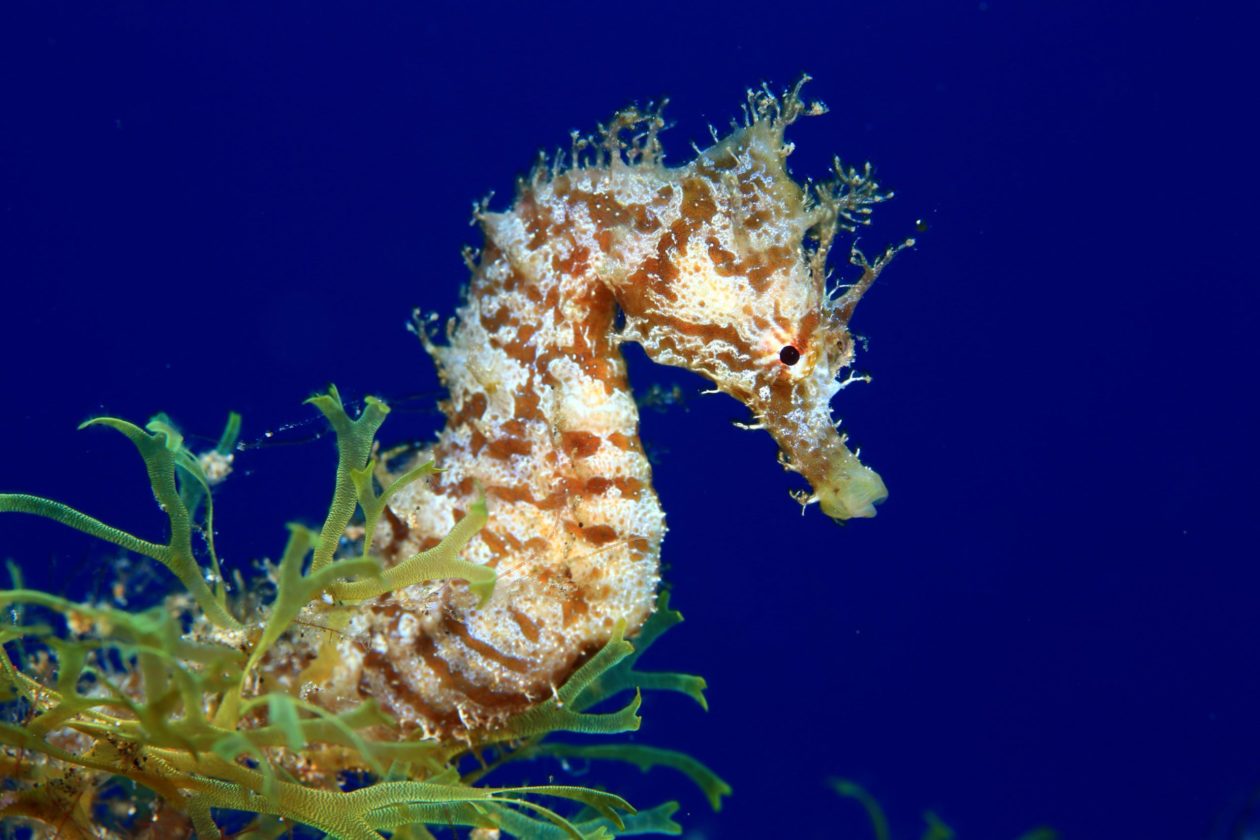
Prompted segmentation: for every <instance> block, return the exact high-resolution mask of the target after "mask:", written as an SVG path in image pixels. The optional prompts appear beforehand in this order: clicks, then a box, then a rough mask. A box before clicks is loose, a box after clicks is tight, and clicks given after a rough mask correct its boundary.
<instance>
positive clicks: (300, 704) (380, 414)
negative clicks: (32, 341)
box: [0, 388, 730, 840]
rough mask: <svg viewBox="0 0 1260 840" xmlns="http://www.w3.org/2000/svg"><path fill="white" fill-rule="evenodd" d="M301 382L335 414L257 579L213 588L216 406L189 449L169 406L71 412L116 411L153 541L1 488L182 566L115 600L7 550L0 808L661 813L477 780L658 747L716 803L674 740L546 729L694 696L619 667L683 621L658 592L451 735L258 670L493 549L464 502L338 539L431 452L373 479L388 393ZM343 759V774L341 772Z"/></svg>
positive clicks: (133, 827) (657, 829)
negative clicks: (399, 534) (503, 710)
mask: <svg viewBox="0 0 1260 840" xmlns="http://www.w3.org/2000/svg"><path fill="white" fill-rule="evenodd" d="M308 402H309V403H310V404H312V405H313V406H314V407H315V408H316V409H318V410H319V411H320V412H321V413H322V414H323V415H324V417H325V418H326V419H327V420H328V422H329V424H330V425H331V426H332V428H333V431H334V433H335V435H336V439H337V451H338V463H337V472H336V481H335V485H334V493H333V499H332V502H331V504H330V506H329V510H328V513H327V515H326V517H325V519H324V522H323V524H322V526H321V527H320V528H319V529H318V530H315V529H310V528H307V527H305V526H302V525H297V524H290V525H289V531H290V535H289V540H288V543H287V546H286V547H285V550H284V552H283V554H282V555H281V559H280V561H279V563H278V564H276V565H274V566H270V567H268V571H267V578H268V579H267V581H266V583H267V585H268V586H269V587H274V592H275V594H274V597H272V598H271V599H270V600H269V601H268V600H267V599H265V598H263V597H261V596H260V595H259V589H260V587H259V586H257V585H248V586H239V585H238V586H237V587H236V588H235V589H234V590H233V591H229V588H228V586H227V585H226V583H225V580H224V575H223V571H222V569H221V567H220V564H219V560H218V557H217V554H216V553H215V548H214V528H215V524H214V485H215V482H214V480H213V478H215V476H211V475H208V474H207V468H211V469H213V465H214V464H216V463H222V462H223V460H224V459H230V457H231V453H232V450H233V448H234V445H235V442H236V436H237V434H238V432H239V417H236V416H235V415H232V419H230V420H229V423H228V428H227V430H226V431H225V433H224V435H223V438H222V439H221V440H220V443H219V446H218V447H216V449H215V450H214V452H213V453H206V454H203V455H202V456H201V457H198V456H197V455H195V454H194V453H193V452H191V451H190V450H189V449H188V448H187V446H186V445H185V442H184V439H183V437H182V435H181V434H180V433H179V431H178V430H177V429H176V427H175V426H174V424H172V423H171V422H170V420H169V419H168V418H166V417H165V416H161V415H159V416H158V417H155V418H154V419H153V420H151V421H150V422H149V423H148V424H146V426H145V427H143V428H141V427H139V426H136V425H134V424H131V423H128V422H126V421H124V420H119V419H116V418H97V419H95V420H91V421H89V422H88V423H85V424H84V426H87V427H104V428H109V429H113V430H115V431H118V432H120V433H121V434H122V435H123V436H125V437H126V438H127V439H128V440H129V441H130V442H131V443H132V444H133V445H134V446H135V448H136V449H137V451H138V452H139V454H140V456H141V458H142V459H143V461H144V464H145V467H146V469H147V471H148V476H149V480H150V483H151V485H152V488H153V493H154V496H155V498H156V500H157V502H158V504H159V506H160V507H161V509H162V511H163V512H164V514H165V515H166V517H167V519H168V529H169V538H168V540H167V542H166V543H157V542H153V541H150V540H146V539H143V538H141V537H138V536H135V535H132V534H130V533H127V532H125V531H122V530H120V529H117V528H114V527H112V526H110V525H107V524H105V523H103V522H101V521H99V520H97V519H94V518H93V517H91V516H89V515H87V514H85V513H82V512H80V511H78V510H75V509H73V508H71V507H68V506H66V505H64V504H61V503H59V502H56V501H53V500H50V499H45V498H41V497H37V496H29V495H23V494H0V513H5V512H10V513H26V514H31V515H35V516H41V517H44V518H48V519H52V520H55V521H57V522H61V523H62V524H65V525H67V526H69V527H71V528H75V529H77V530H79V531H82V532H84V533H86V534H88V535H90V536H93V537H96V538H97V539H99V540H102V541H104V542H107V543H111V544H113V545H115V546H118V547H121V548H123V549H126V550H127V551H129V552H133V553H136V554H140V555H143V556H145V557H149V558H151V559H153V560H155V561H157V562H158V563H160V564H162V565H163V566H165V567H166V568H167V569H169V570H170V571H171V573H172V574H173V575H174V576H175V577H176V578H177V579H178V580H179V582H180V583H181V584H182V585H183V586H184V588H185V591H184V592H181V593H178V594H175V595H172V596H170V597H168V598H167V599H166V601H165V602H164V603H163V604H161V605H159V606H156V607H153V608H151V609H147V610H142V611H135V612H132V611H128V610H126V609H123V608H120V607H118V606H112V605H109V604H106V603H81V602H76V601H72V600H68V599H66V598H64V597H61V596H59V595H56V594H52V593H47V592H41V591H37V590H32V589H26V588H23V586H22V580H21V574H20V567H18V566H16V565H13V564H10V573H11V576H12V578H13V581H12V588H11V589H7V590H0V607H3V608H4V610H5V613H6V616H8V617H9V618H8V620H6V622H5V623H4V624H3V625H0V645H3V649H4V655H3V656H0V689H2V690H3V692H4V696H3V698H0V699H2V700H3V703H4V706H3V716H2V717H0V773H3V777H4V779H5V782H4V786H3V788H0V819H2V820H3V821H4V823H5V824H6V825H15V824H26V825H29V826H30V827H31V828H32V830H33V833H34V834H35V835H36V836H57V837H61V838H75V837H102V836H104V837H130V836H148V837H178V836H191V835H192V834H193V833H194V832H195V834H196V836H197V837H199V838H218V837H221V836H222V831H221V829H220V824H221V823H222V822H223V821H224V820H225V819H230V820H231V821H232V822H233V826H234V835H235V836H238V837H240V836H247V837H251V838H271V837H277V836H280V835H282V834H285V833H286V832H289V831H290V830H291V829H292V827H293V826H294V825H299V826H307V827H309V828H311V829H315V830H317V831H322V832H325V833H326V834H328V835H330V836H332V837H339V838H355V839H356V840H357V838H378V837H383V836H386V835H389V836H392V837H396V838H423V837H432V836H433V835H432V834H431V833H430V830H429V828H430V827H447V826H465V827H469V828H472V829H474V830H475V831H478V832H480V834H479V835H478V836H481V835H485V836H493V832H495V831H499V832H502V833H506V834H508V835H514V836H522V837H540V838H550V837H556V838H560V837H572V838H586V837H615V836H624V835H630V834H677V833H679V832H680V831H681V827H680V826H679V825H678V823H676V822H675V821H674V820H673V815H674V813H675V812H676V810H677V809H678V807H679V806H678V804H677V803H676V802H665V803H661V804H658V805H656V806H655V807H651V808H648V809H645V810H636V809H635V808H634V807H633V806H632V805H630V803H628V802H627V801H626V800H625V799H623V798H622V797H620V796H617V795H616V794H614V793H611V792H608V791H604V790H599V789H596V788H593V787H586V786H576V785H564V784H545V785H530V784H519V785H493V784H489V783H487V779H488V778H490V777H496V778H503V777H506V776H508V775H509V774H511V773H515V774H516V776H515V778H527V777H528V775H529V772H528V771H529V770H530V769H531V768H532V767H533V765H531V764H530V763H529V762H533V761H535V760H537V759H542V758H546V757H552V758H561V759H564V758H575V759H586V760H591V761H604V760H610V761H621V762H627V763H630V764H633V765H635V766H637V767H639V768H641V769H643V770H650V769H653V768H657V767H665V768H671V769H673V770H675V771H677V772H679V773H681V774H682V775H683V776H685V777H687V778H689V779H690V780H691V782H693V783H694V784H695V785H697V786H698V787H699V789H700V790H701V791H702V792H703V794H704V795H705V797H706V798H707V800H708V801H709V803H710V804H711V805H712V807H713V808H714V809H717V808H719V807H720V805H721V801H722V797H724V796H726V795H727V794H729V793H730V788H729V787H728V786H727V785H726V783H725V782H723V781H722V780H721V779H720V778H719V777H717V776H716V775H715V774H714V773H713V772H712V771H710V770H709V769H708V768H707V767H705V766H704V765H703V764H702V763H700V762H699V761H697V760H696V759H694V758H692V757H690V756H688V755H685V754H683V753H679V752H675V751H671V750H667V749H663V748H659V747H652V746H647V745H643V744H637V743H636V744H630V743H625V742H624V741H618V740H611V741H609V740H605V741H600V742H592V741H590V740H582V741H573V742H570V741H563V742H562V741H557V740H555V739H553V738H552V736H553V735H555V734H557V733H572V734H575V735H578V736H616V735H619V734H622V733H626V732H632V731H634V730H637V729H638V727H639V724H640V717H639V715H638V710H639V705H640V700H641V696H642V692H643V691H672V692H679V693H682V694H685V695H688V696H690V697H691V698H693V699H694V700H695V701H696V702H697V703H698V704H699V705H700V706H701V707H706V701H705V698H704V681H703V680H702V679H701V678H699V677H695V676H691V675H687V674H675V673H655V672H642V671H639V670H637V668H636V666H637V664H638V660H639V657H640V656H641V655H642V653H643V651H644V650H645V649H646V648H647V647H648V646H649V645H651V644H652V643H653V642H654V641H655V640H656V639H657V638H659V636H660V635H661V634H662V633H664V632H665V631H667V630H668V629H669V628H670V627H672V626H673V625H675V624H677V623H678V622H679V621H681V616H680V615H679V614H678V613H677V612H675V611H673V610H672V609H670V608H669V604H668V595H667V594H665V593H663V594H662V595H661V596H660V600H659V603H658V605H657V609H656V611H655V612H654V614H653V615H652V617H651V618H650V619H649V620H648V622H647V624H645V625H644V626H643V627H642V628H641V630H640V631H639V633H638V635H637V636H636V638H635V639H634V640H633V642H631V641H628V640H627V639H626V638H624V629H623V628H620V627H618V628H616V629H615V630H614V632H613V634H612V638H611V639H610V641H609V642H608V643H607V644H606V645H604V646H603V647H602V648H601V649H600V650H598V651H597V652H595V653H594V655H593V656H591V658H590V659H588V660H587V661H586V662H585V663H584V664H582V665H581V666H580V667H579V668H577V670H576V671H575V672H574V673H573V674H572V675H571V676H570V677H569V678H568V680H567V681H566V682H565V683H564V684H563V685H562V686H561V687H559V688H558V689H557V690H556V692H555V694H554V696H552V697H551V698H549V699H547V700H545V701H543V702H540V703H538V704H535V705H533V706H532V707H530V708H528V709H526V710H525V711H523V712H520V713H518V714H515V715H513V716H511V717H510V718H508V719H507V720H506V722H504V723H503V725H501V726H498V727H496V728H494V729H486V730H473V729H470V730H468V731H466V732H464V733H462V737H461V738H460V739H454V740H451V739H448V740H437V739H423V738H419V737H417V736H416V735H415V734H414V733H411V734H408V733H407V732H406V731H405V730H404V729H402V728H401V727H400V726H399V723H398V721H396V720H394V719H393V718H391V717H390V716H389V715H387V714H385V713H384V712H383V711H382V710H381V709H380V708H379V707H378V706H377V704H376V703H375V702H373V701H372V700H370V699H369V700H367V701H365V702H362V703H360V704H358V705H357V706H354V707H353V708H350V709H348V710H343V711H339V712H336V713H334V712H331V711H329V710H328V709H326V708H324V707H323V706H320V705H317V704H315V703H312V702H309V701H308V700H306V699H304V698H303V696H302V695H301V692H300V690H297V689H296V687H295V689H294V690H285V688H284V686H283V685H282V684H281V683H280V682H278V681H276V680H270V679H266V678H265V675H264V674H262V673H261V665H262V663H264V662H265V661H266V660H267V658H268V657H269V656H273V655H275V652H276V651H278V650H279V649H280V648H279V647H278V642H280V641H281V640H282V639H284V638H285V636H286V634H288V633H291V632H293V631H294V630H295V628H296V627H297V626H299V625H300V626H302V627H303V628H308V629H309V628H310V627H312V626H314V627H317V628H320V627H322V628H324V629H325V630H327V631H328V632H329V635H332V633H333V632H335V628H336V626H337V624H338V621H339V620H343V619H344V616H345V615H346V614H347V613H348V612H349V611H352V610H354V609H355V606H356V603H359V602H362V601H364V600H365V599H370V598H375V597H377V596H379V595H381V594H384V593H388V592H391V591H393V590H395V589H398V588H401V587H406V586H410V585H413V584H415V583H417V582H423V581H435V580H457V581H464V582H465V583H466V585H467V586H468V587H469V588H470V589H471V591H472V592H473V593H475V594H476V595H477V596H478V597H479V598H480V599H481V600H482V601H483V602H484V600H485V599H486V598H487V597H489V594H490V592H491V591H492V590H493V587H494V584H495V579H494V571H493V570H492V569H488V568H486V567H484V566H478V565H475V564H472V563H468V562H465V561H463V560H461V559H460V558H459V556H458V555H459V552H460V549H461V548H462V547H463V546H464V545H465V544H466V543H467V541H468V540H469V539H471V538H472V536H473V535H474V534H475V533H476V532H477V530H478V529H479V528H480V527H481V526H482V524H484V521H485V508H484V504H482V505H480V506H477V505H474V506H473V509H472V510H471V511H470V512H469V514H468V515H467V516H466V517H465V518H464V519H462V520H461V521H460V522H459V523H458V524H457V525H456V526H455V528H454V529H452V531H451V532H450V533H449V534H448V535H447V536H446V538H445V539H443V540H442V541H441V543H440V544H439V545H437V546H436V547H434V548H432V549H430V550H428V551H424V552H421V553H419V554H416V555H414V556H412V557H410V558H407V559H405V560H404V561H403V562H402V563H399V564H397V565H395V566H392V567H390V568H388V569H387V568H385V567H384V566H383V564H382V563H381V561H380V559H379V558H377V557H375V556H373V555H372V554H371V552H370V540H362V541H360V542H357V543H356V542H349V541H347V540H345V539H344V537H345V535H346V533H347V528H348V527H350V526H352V525H357V526H360V527H362V528H364V532H365V533H371V532H372V528H373V527H374V524H375V522H376V521H377V519H378V518H379V517H380V516H381V513H382V511H383V510H384V508H385V505H386V504H387V502H388V500H389V498H390V496H392V495H393V494H394V493H396V492H397V491H398V490H399V489H401V488H402V487H405V486H406V485H407V484H409V483H411V482H414V481H417V480H420V479H422V478H424V477H425V476H427V475H429V474H430V473H432V472H433V471H434V470H435V469H437V465H433V464H425V465H421V466H419V467H416V468H415V469H412V470H410V471H409V472H407V473H405V474H403V475H401V476H399V477H397V478H394V479H392V480H388V483H385V484H382V482H381V481H380V480H379V479H378V475H379V473H378V471H377V469H376V467H377V459H376V456H375V454H374V453H375V440H376V434H377V432H378V430H379V429H380V427H381V424H382V423H383V422H384V420H385V418H386V416H387V414H388V412H389V408H388V406H387V405H386V404H385V403H384V402H382V401H381V400H378V399H375V398H371V397H369V398H368V399H367V400H366V401H365V402H364V405H363V408H362V410H361V411H360V412H359V413H358V415H357V416H355V417H352V416H351V415H350V413H349V412H348V411H347V410H346V408H345V405H344V404H343V402H342V400H341V397H340V395H339V394H338V392H337V390H336V388H330V389H329V391H328V392H327V393H324V394H320V395H318V396H315V397H313V398H312V399H311V400H309V401H308ZM214 453H217V454H218V460H217V461H216V459H215V457H214ZM347 545H348V546H350V549H349V550H346V549H345V546H347ZM241 583H244V582H243V581H241ZM256 583H257V582H255V584H256ZM548 769H550V768H548ZM350 779H358V780H359V781H360V783H361V784H360V786H359V787H357V789H353V790H351V789H348V788H349V787H350V786H351V785H350V784H349V780H350ZM364 782H365V783H364ZM231 812H239V813H237V814H235V815H234V816H233V815H232V814H231ZM487 832H489V833H488V834H487Z"/></svg>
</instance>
